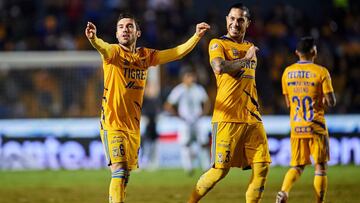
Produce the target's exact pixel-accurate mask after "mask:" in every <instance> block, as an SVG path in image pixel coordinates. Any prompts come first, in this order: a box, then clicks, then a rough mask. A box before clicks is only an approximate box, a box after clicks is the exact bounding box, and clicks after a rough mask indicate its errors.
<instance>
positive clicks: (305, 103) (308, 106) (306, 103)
mask: <svg viewBox="0 0 360 203" xmlns="http://www.w3.org/2000/svg"><path fill="white" fill-rule="evenodd" d="M292 102H293V103H296V109H295V115H294V121H300V118H299V115H298V114H299V110H300V108H301V107H302V109H303V119H304V120H305V121H312V120H313V118H314V107H313V104H312V103H313V102H312V99H311V97H309V96H305V97H304V98H303V99H302V100H301V101H300V98H299V97H298V96H293V98H292ZM301 105H302V106H301ZM307 112H309V113H310V115H309V116H308V115H307Z"/></svg>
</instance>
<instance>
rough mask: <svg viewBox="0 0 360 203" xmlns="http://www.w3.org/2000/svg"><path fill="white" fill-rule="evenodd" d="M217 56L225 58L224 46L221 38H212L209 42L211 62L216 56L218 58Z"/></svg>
mask: <svg viewBox="0 0 360 203" xmlns="http://www.w3.org/2000/svg"><path fill="white" fill-rule="evenodd" d="M217 57H220V58H222V59H225V54H224V47H223V46H222V44H221V42H220V40H218V39H212V40H211V41H210V44H209V59H210V63H211V61H212V60H213V59H214V58H217Z"/></svg>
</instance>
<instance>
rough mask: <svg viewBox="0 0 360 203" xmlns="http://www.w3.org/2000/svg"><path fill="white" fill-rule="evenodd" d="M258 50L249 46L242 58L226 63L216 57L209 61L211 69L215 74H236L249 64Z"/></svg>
mask: <svg viewBox="0 0 360 203" xmlns="http://www.w3.org/2000/svg"><path fill="white" fill-rule="evenodd" d="M258 50H259V49H258V48H257V47H256V46H251V47H250V48H249V49H248V51H247V52H246V55H245V56H244V58H241V59H237V60H233V61H227V60H225V59H223V58H221V57H216V58H214V59H213V60H211V67H212V69H213V71H214V72H215V73H216V74H222V73H234V72H238V71H239V70H241V69H242V68H244V67H245V66H246V65H247V64H248V63H250V61H251V59H252V58H253V57H255V56H256V51H258Z"/></svg>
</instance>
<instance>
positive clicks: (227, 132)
mask: <svg viewBox="0 0 360 203" xmlns="http://www.w3.org/2000/svg"><path fill="white" fill-rule="evenodd" d="M249 24H250V12H249V9H248V8H247V7H245V6H244V5H243V4H240V3H238V4H234V5H233V6H231V7H230V9H229V11H228V15H227V16H226V28H227V34H226V35H224V36H222V37H220V38H217V39H212V40H211V42H210V44H209V55H210V63H211V67H212V68H213V71H214V73H215V77H216V82H217V95H216V101H215V107H214V112H213V118H212V127H213V132H212V149H211V150H212V151H211V155H212V168H210V169H209V170H208V171H207V172H206V173H204V174H203V175H202V176H201V177H200V179H199V180H198V182H197V184H196V186H195V189H194V190H193V192H192V194H191V196H190V198H189V201H188V202H189V203H194V202H198V201H199V200H200V199H201V198H202V197H204V196H205V195H206V193H207V192H209V191H210V190H211V189H212V188H213V187H214V186H215V184H216V183H217V182H219V181H220V180H221V179H222V178H224V177H225V176H226V174H227V173H228V172H229V169H230V167H239V168H243V169H250V168H251V169H252V176H251V179H250V183H249V186H248V189H247V192H246V202H247V203H250V202H251V203H255V202H260V200H261V198H262V195H263V191H264V187H265V182H266V178H267V174H268V171H269V164H270V154H269V150H268V142H267V137H266V133H265V130H264V126H263V124H262V120H261V115H260V113H259V103H258V101H257V100H258V98H257V91H256V84H255V69H256V65H257V59H256V51H257V47H255V46H254V44H252V43H251V42H248V41H245V40H244V37H245V33H246V30H247V28H248V27H249Z"/></svg>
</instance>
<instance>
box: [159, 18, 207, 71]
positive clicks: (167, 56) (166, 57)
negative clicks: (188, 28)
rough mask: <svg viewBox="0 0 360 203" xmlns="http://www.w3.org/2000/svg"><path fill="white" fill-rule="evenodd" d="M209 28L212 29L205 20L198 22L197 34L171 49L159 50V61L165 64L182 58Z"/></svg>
mask: <svg viewBox="0 0 360 203" xmlns="http://www.w3.org/2000/svg"><path fill="white" fill-rule="evenodd" d="M208 29H210V26H209V25H208V24H206V23H204V22H202V23H199V24H197V25H196V32H195V34H194V35H193V36H192V37H191V38H190V39H189V40H187V41H186V42H185V43H184V44H181V45H179V46H177V47H174V48H171V49H166V50H161V51H159V52H158V54H157V59H158V61H157V63H158V64H164V63H168V62H171V61H175V60H178V59H181V58H182V57H184V56H185V55H187V54H188V53H189V52H190V51H191V50H192V49H193V48H194V47H195V46H196V44H197V43H198V42H199V40H200V39H201V37H202V36H204V34H205V32H206V31H207V30H208Z"/></svg>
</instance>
